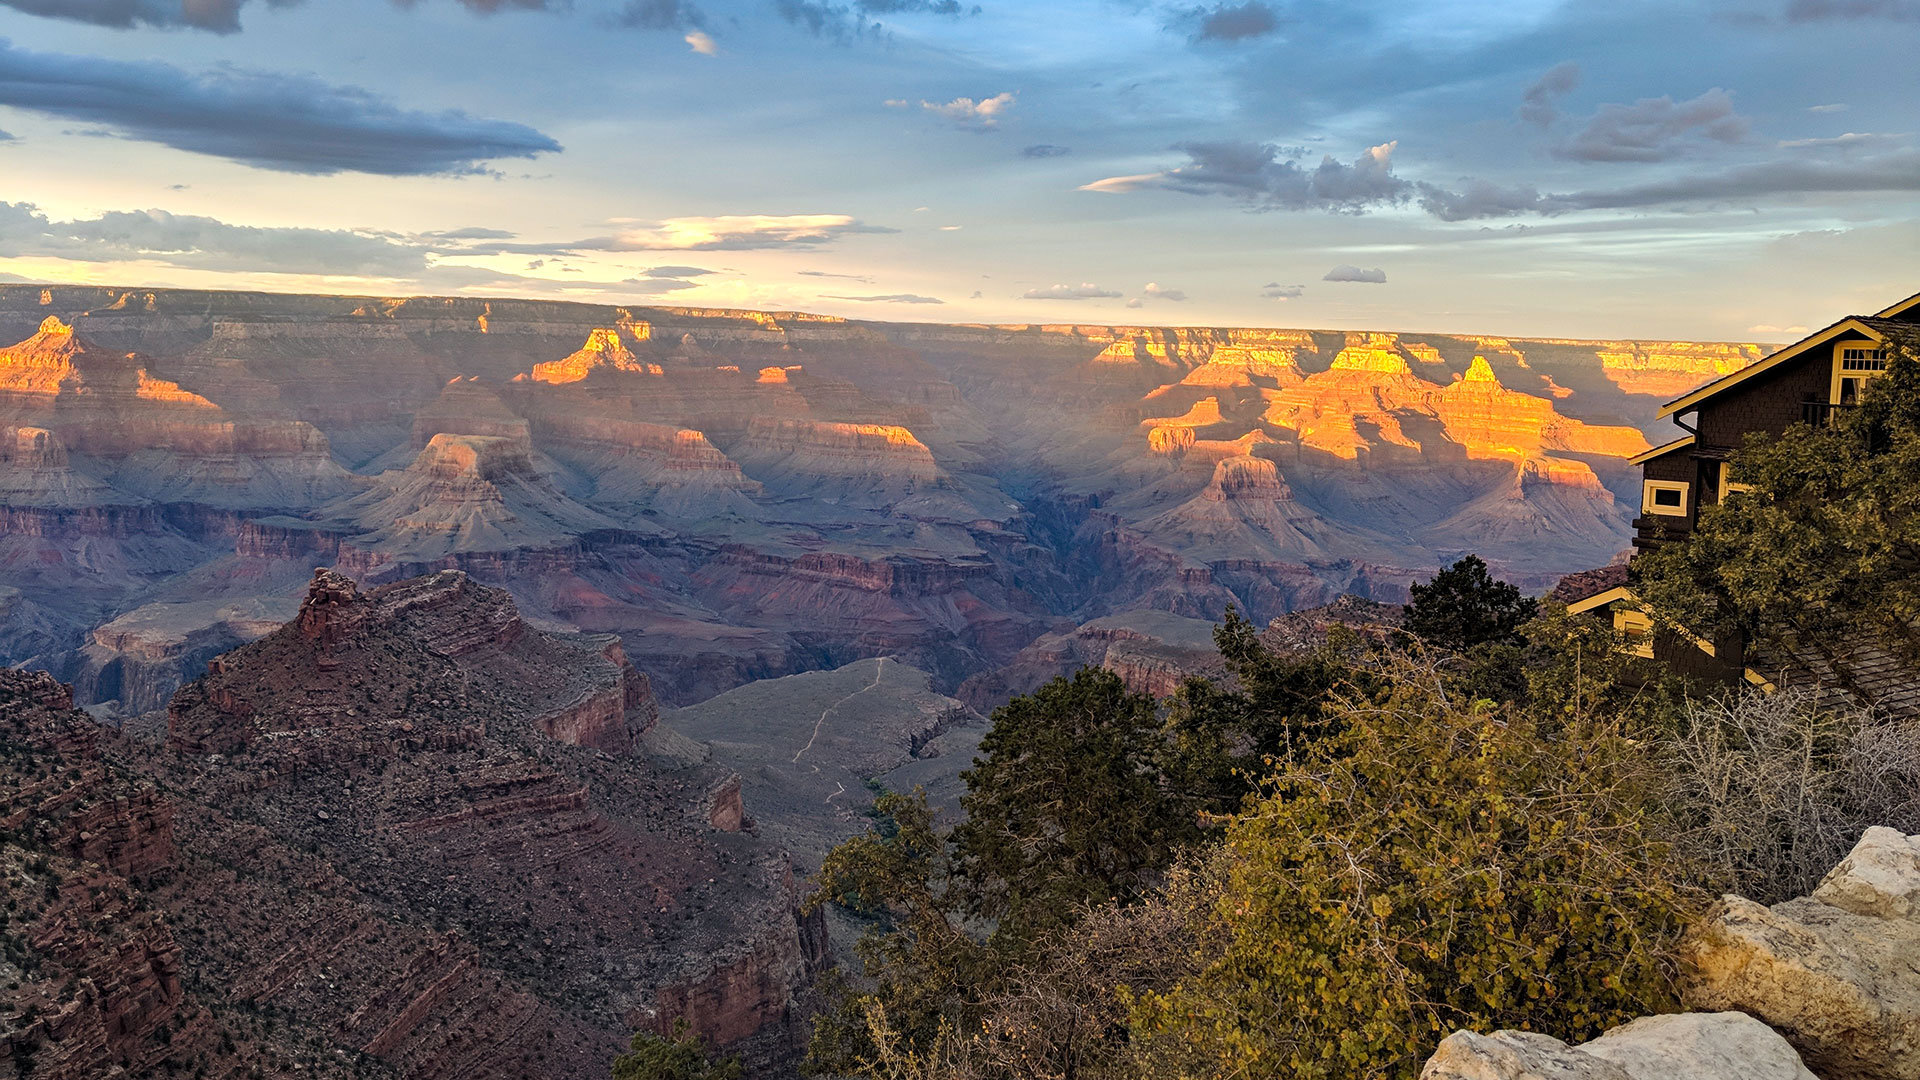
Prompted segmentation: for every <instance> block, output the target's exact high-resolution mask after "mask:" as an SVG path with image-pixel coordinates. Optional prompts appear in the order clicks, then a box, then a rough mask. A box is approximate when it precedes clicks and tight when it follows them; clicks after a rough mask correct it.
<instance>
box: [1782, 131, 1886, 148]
mask: <svg viewBox="0 0 1920 1080" xmlns="http://www.w3.org/2000/svg"><path fill="white" fill-rule="evenodd" d="M1908 137H1910V136H1909V134H1908V133H1905V132H1902V133H1899V134H1895V133H1893V132H1881V131H1849V132H1845V133H1843V134H1840V135H1832V136H1828V137H1826V138H1821V139H1782V140H1780V141H1779V142H1777V143H1775V144H1774V146H1775V147H1776V148H1778V149H1781V150H1811V149H1817V148H1823V147H1830V146H1833V147H1853V146H1870V145H1873V144H1875V143H1886V142H1892V141H1894V140H1896V139H1905V138H1908Z"/></svg>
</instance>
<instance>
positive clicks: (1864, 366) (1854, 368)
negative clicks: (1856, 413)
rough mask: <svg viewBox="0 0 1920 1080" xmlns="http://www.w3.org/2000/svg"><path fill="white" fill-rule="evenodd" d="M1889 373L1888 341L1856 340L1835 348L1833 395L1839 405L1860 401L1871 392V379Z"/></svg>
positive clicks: (1832, 400)
mask: <svg viewBox="0 0 1920 1080" xmlns="http://www.w3.org/2000/svg"><path fill="white" fill-rule="evenodd" d="M1886 373H1887V349H1886V346H1884V345H1867V344H1862V343H1860V342H1857V341H1856V342H1854V343H1852V344H1849V345H1840V346H1837V347H1836V348H1835V349H1834V355H1833V386H1832V388H1831V392H1832V395H1833V396H1832V397H1830V398H1829V399H1828V400H1829V401H1831V402H1833V403H1834V404H1835V405H1858V404H1860V399H1861V398H1862V397H1863V396H1865V394H1866V392H1867V380H1868V379H1872V378H1875V377H1877V376H1880V375H1884V374H1886Z"/></svg>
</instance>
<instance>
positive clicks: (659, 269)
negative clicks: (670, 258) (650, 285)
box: [640, 266, 718, 278]
mask: <svg viewBox="0 0 1920 1080" xmlns="http://www.w3.org/2000/svg"><path fill="white" fill-rule="evenodd" d="M713 273H718V271H715V270H708V269H706V268H704V267H699V266H649V267H647V268H646V269H645V270H642V271H641V272H640V275H641V276H642V277H650V278H690V277H704V276H706V275H708V274H713Z"/></svg>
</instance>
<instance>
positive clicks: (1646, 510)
mask: <svg viewBox="0 0 1920 1080" xmlns="http://www.w3.org/2000/svg"><path fill="white" fill-rule="evenodd" d="M1640 512H1641V513H1643V514H1661V515H1663V516H1666V517H1686V516H1687V485H1686V484H1683V483H1680V482H1678V481H1674V480H1648V481H1646V482H1645V483H1643V484H1642V485H1641V488H1640Z"/></svg>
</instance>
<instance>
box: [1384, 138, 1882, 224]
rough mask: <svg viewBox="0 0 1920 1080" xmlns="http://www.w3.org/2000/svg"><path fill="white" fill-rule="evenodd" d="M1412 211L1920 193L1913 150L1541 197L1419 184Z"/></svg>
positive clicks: (1475, 186) (1448, 217) (1476, 184)
mask: <svg viewBox="0 0 1920 1080" xmlns="http://www.w3.org/2000/svg"><path fill="white" fill-rule="evenodd" d="M1419 187H1420V193H1421V194H1420V205H1421V206H1422V207H1423V208H1425V209H1426V210H1427V212H1428V213H1431V214H1433V215H1434V216H1435V217H1438V218H1440V219H1442V220H1444V221H1468V220H1474V219H1479V218H1499V217H1514V216H1516V215H1519V214H1548V215H1550V214H1560V213H1566V212H1569V211H1574V210H1627V209H1639V208H1642V207H1649V206H1684V205H1690V204H1700V203H1717V202H1728V201H1744V200H1751V199H1762V198H1769V197H1773V196H1783V195H1784V196H1791V195H1810V194H1843V193H1844V194H1855V193H1912V192H1920V150H1899V151H1894V152H1891V153H1886V154H1880V155H1877V156H1872V157H1855V158H1846V159H1841V160H1823V159H1819V158H1815V157H1811V156H1809V155H1806V154H1796V155H1794V156H1791V157H1784V158H1779V159H1776V160H1772V161H1759V162H1754V163H1751V164H1747V165H1742V166H1739V167H1736V168H1731V169H1724V170H1722V171H1720V172H1713V173H1695V172H1689V173H1686V174H1682V175H1676V176H1669V177H1665V178H1662V179H1657V180H1650V181H1647V182H1644V183H1639V184H1630V185H1626V186H1623V187H1615V188H1597V189H1593V190H1589V191H1575V192H1569V193H1566V194H1560V195H1553V194H1541V193H1539V192H1538V191H1535V190H1534V189H1533V188H1532V187H1530V186H1526V185H1516V186H1514V187H1506V188H1503V187H1500V186H1498V185H1495V184H1491V183H1488V182H1486V181H1483V180H1470V181H1468V182H1467V184H1466V186H1465V188H1464V189H1463V190H1462V191H1460V192H1454V191H1450V190H1447V189H1445V188H1441V187H1438V186H1436V185H1433V184H1424V183H1423V184H1421V185H1420V186H1419Z"/></svg>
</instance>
